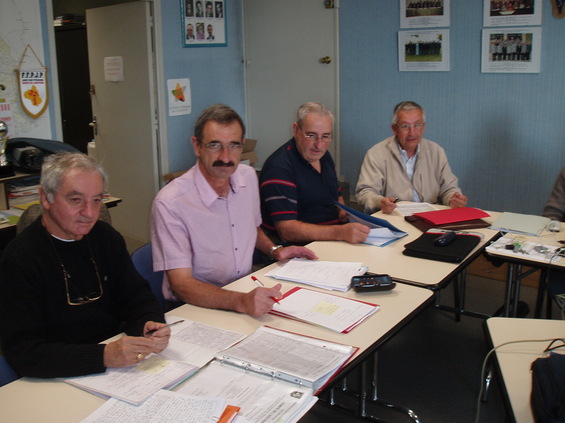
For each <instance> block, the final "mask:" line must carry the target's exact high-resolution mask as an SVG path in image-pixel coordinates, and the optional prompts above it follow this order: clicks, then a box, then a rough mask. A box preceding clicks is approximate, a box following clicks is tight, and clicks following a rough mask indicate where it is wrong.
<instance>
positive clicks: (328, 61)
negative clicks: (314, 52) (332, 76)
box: [320, 56, 332, 65]
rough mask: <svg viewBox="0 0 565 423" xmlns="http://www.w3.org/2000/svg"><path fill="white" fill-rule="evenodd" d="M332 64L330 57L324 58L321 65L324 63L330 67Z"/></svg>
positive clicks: (321, 59)
mask: <svg viewBox="0 0 565 423" xmlns="http://www.w3.org/2000/svg"><path fill="white" fill-rule="evenodd" d="M331 62H332V58H331V57H330V56H324V57H322V58H320V63H323V64H324V65H329V64H330V63H331Z"/></svg>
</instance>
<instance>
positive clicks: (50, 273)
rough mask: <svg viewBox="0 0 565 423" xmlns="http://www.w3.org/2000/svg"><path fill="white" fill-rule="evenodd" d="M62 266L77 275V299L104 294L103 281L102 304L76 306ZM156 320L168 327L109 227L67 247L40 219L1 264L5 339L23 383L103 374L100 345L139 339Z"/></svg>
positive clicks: (0, 317)
mask: <svg viewBox="0 0 565 423" xmlns="http://www.w3.org/2000/svg"><path fill="white" fill-rule="evenodd" d="M91 258H93V259H94V263H95V264H93V262H92V260H91ZM61 263H62V264H63V267H64V269H65V270H66V271H67V273H68V275H70V277H67V280H68V287H69V288H68V291H69V295H70V296H71V299H73V298H75V297H76V296H78V295H79V294H89V293H91V292H99V282H98V280H99V279H100V281H101V283H102V288H103V294H102V297H101V298H100V299H98V300H96V301H93V302H91V303H88V304H83V305H69V304H68V303H67V288H66V286H65V277H64V273H63V267H62V266H61ZM97 272H98V274H99V278H98V277H97ZM149 320H152V321H157V322H164V321H165V320H164V316H163V313H162V312H161V311H160V308H159V304H158V303H157V301H156V300H155V297H154V295H153V293H152V292H151V288H150V287H149V285H148V284H147V282H146V281H145V280H144V279H143V278H142V277H141V276H140V275H139V274H138V273H137V271H135V269H134V267H133V264H132V262H131V260H130V257H129V254H128V252H127V249H126V246H125V242H124V240H123V238H122V237H121V235H120V234H119V233H118V232H117V231H116V230H114V229H113V228H112V227H111V226H110V225H108V224H106V223H104V222H97V223H96V225H95V226H94V227H93V228H92V230H91V232H90V233H89V234H88V235H87V236H85V237H84V238H83V239H81V240H80V241H75V242H64V241H60V240H57V239H56V238H53V237H52V236H51V235H49V234H48V233H47V231H46V230H45V229H44V228H43V226H42V225H41V218H39V219H37V220H36V221H35V222H34V223H33V224H31V225H30V226H29V227H28V228H27V229H26V230H25V231H23V232H22V233H21V234H20V235H18V236H17V237H16V238H15V239H14V240H13V241H12V242H11V243H10V244H9V245H8V247H7V248H6V250H5V252H4V254H3V256H2V259H1V260H0V322H1V323H0V339H1V342H2V349H3V351H4V354H5V356H6V358H7V360H8V362H9V363H10V364H11V365H12V367H13V368H14V370H15V371H16V373H18V375H19V376H32V377H69V376H79V375H86V374H92V373H101V372H104V371H105V367H104V345H103V344H100V342H101V341H104V340H105V339H107V338H109V337H112V336H114V335H116V334H118V333H120V332H122V331H124V332H126V333H127V334H128V335H133V336H140V335H142V333H143V326H144V324H145V322H147V321H149Z"/></svg>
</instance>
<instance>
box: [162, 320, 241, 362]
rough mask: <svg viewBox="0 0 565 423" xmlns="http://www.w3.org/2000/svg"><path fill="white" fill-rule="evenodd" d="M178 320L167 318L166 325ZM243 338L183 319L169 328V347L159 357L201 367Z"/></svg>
mask: <svg viewBox="0 0 565 423" xmlns="http://www.w3.org/2000/svg"><path fill="white" fill-rule="evenodd" d="M178 320H182V318H181V317H176V316H167V322H168V323H171V322H174V321H178ZM243 338H245V335H243V334H241V333H237V332H232V331H229V330H225V329H220V328H215V327H213V326H208V325H205V324H203V323H198V322H195V321H193V320H187V319H184V322H182V323H179V324H178V325H175V326H172V327H171V337H170V338H169V345H168V346H167V348H165V350H163V351H162V352H161V353H160V354H159V355H161V356H163V357H165V358H168V359H171V360H177V361H184V362H185V363H189V364H192V365H193V366H196V367H202V366H204V365H205V364H206V363H208V362H209V361H210V360H212V359H213V358H214V356H215V355H216V354H217V353H218V352H219V351H222V350H225V349H226V348H228V347H229V346H231V345H233V344H235V343H236V342H237V341H240V340H241V339H243Z"/></svg>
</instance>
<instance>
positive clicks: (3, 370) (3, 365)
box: [0, 355, 18, 386]
mask: <svg viewBox="0 0 565 423" xmlns="http://www.w3.org/2000/svg"><path fill="white" fill-rule="evenodd" d="M17 378H18V376H17V375H16V372H15V371H14V369H12V366H10V365H9V364H8V361H7V360H6V357H4V356H1V355H0V386H4V385H6V384H8V383H10V382H13V381H14V380H16V379H17Z"/></svg>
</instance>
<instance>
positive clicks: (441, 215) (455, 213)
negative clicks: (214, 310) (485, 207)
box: [414, 207, 490, 225]
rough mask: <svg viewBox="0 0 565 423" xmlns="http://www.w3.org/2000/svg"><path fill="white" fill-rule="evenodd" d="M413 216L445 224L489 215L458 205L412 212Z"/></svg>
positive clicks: (434, 223)
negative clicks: (450, 207) (452, 207)
mask: <svg viewBox="0 0 565 423" xmlns="http://www.w3.org/2000/svg"><path fill="white" fill-rule="evenodd" d="M414 216H417V217H419V218H420V219H422V220H424V221H426V222H429V223H431V224H433V225H445V224H449V223H456V222H465V221H467V220H475V219H481V218H483V217H490V215H489V214H488V213H486V212H484V211H482V210H479V209H475V208H473V207H458V208H455V209H444V210H434V211H429V212H421V213H414Z"/></svg>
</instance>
